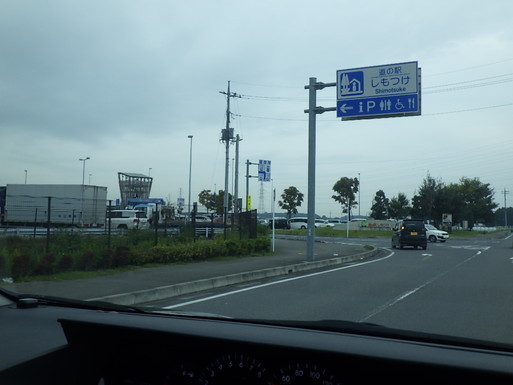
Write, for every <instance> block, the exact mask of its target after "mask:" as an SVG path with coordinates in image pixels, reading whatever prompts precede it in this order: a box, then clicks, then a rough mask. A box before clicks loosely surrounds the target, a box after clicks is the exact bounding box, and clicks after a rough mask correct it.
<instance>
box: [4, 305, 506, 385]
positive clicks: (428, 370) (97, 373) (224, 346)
mask: <svg viewBox="0 0 513 385" xmlns="http://www.w3.org/2000/svg"><path fill="white" fill-rule="evenodd" d="M0 335H1V337H2V345H1V346H0V356H1V360H0V370H1V371H0V384H2V385H10V384H13V385H17V384H53V385H56V384H87V385H112V384H114V385H118V384H119V385H142V384H144V385H152V384H160V385H162V384H209V385H212V384H235V383H237V384H284V385H294V384H323V385H337V384H348V383H356V382H360V383H361V382H364V383H366V382H370V381H383V380H384V381H388V380H390V381H394V382H395V383H399V384H402V383H411V382H412V381H416V380H421V381H436V382H447V381H449V380H453V379H458V380H463V381H465V380H469V381H470V380H471V381H479V380H482V381H486V382H487V383H501V382H505V381H511V380H512V379H513V354H512V353H511V352H509V351H506V350H496V349H488V348H483V347H470V346H462V345H455V344H449V343H441V342H429V341H427V340H423V341H420V340H414V339H401V338H392V337H385V336H379V335H370V334H362V333H355V332H354V331H352V332H347V331H333V330H327V329H315V328H312V327H311V325H310V326H309V327H305V326H304V325H303V326H301V324H300V323H299V324H298V325H288V326H283V325H274V324H268V323H264V322H252V321H240V320H238V321H237V320H231V319H217V318H210V317H192V316H178V315H162V314H143V313H133V312H122V311H105V310H89V309H79V308H70V307H63V306H48V305H45V304H41V303H38V301H34V302H31V303H30V306H26V305H21V306H20V304H19V303H15V302H11V303H7V304H5V303H4V305H3V306H1V307H0Z"/></svg>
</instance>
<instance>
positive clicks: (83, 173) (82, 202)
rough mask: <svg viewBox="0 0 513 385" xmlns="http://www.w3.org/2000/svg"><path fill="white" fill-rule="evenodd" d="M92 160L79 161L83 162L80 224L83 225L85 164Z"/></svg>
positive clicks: (83, 159)
mask: <svg viewBox="0 0 513 385" xmlns="http://www.w3.org/2000/svg"><path fill="white" fill-rule="evenodd" d="M88 159H91V158H89V157H87V158H80V159H79V161H81V162H82V199H81V210H80V224H81V225H83V224H84V223H83V217H82V215H83V212H84V183H85V162H86V160H88Z"/></svg>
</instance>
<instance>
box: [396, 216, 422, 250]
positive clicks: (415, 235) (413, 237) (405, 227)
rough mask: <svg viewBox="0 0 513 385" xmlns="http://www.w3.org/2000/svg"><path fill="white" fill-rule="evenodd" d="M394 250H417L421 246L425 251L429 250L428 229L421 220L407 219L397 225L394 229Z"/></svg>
mask: <svg viewBox="0 0 513 385" xmlns="http://www.w3.org/2000/svg"><path fill="white" fill-rule="evenodd" d="M393 231H394V234H393V235H392V248H396V247H399V248H400V249H402V248H403V247H404V246H413V247H414V248H415V249H416V248H417V247H418V246H420V247H422V249H423V250H426V248H427V237H426V227H425V226H424V221H423V220H420V219H405V220H403V221H400V222H398V223H397V224H396V226H395V227H394V229H393Z"/></svg>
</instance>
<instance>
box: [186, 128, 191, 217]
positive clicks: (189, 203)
mask: <svg viewBox="0 0 513 385" xmlns="http://www.w3.org/2000/svg"><path fill="white" fill-rule="evenodd" d="M187 137H188V138H189V139H190V140H191V145H190V150H189V202H188V211H189V220H191V174H192V135H189V136H187Z"/></svg>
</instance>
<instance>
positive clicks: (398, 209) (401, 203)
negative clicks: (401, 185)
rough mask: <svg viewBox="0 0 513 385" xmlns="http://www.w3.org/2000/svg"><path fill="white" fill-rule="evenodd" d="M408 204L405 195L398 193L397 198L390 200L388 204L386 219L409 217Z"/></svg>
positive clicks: (409, 209) (409, 208)
mask: <svg viewBox="0 0 513 385" xmlns="http://www.w3.org/2000/svg"><path fill="white" fill-rule="evenodd" d="M409 204H410V202H409V201H408V198H406V194H404V193H398V194H397V196H395V197H392V198H390V201H389V202H388V218H394V219H403V218H406V217H407V216H408V215H410V211H411V207H410V206H409Z"/></svg>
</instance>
